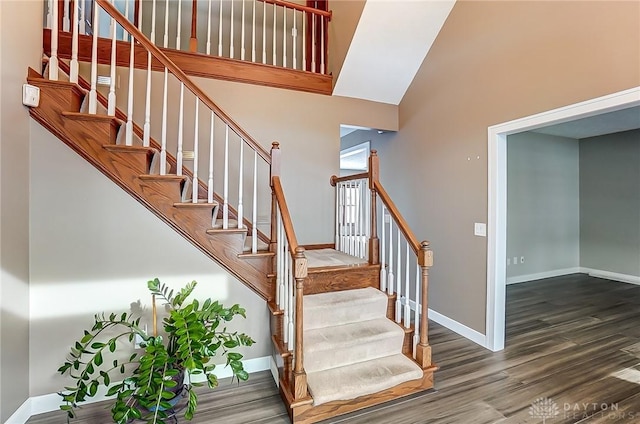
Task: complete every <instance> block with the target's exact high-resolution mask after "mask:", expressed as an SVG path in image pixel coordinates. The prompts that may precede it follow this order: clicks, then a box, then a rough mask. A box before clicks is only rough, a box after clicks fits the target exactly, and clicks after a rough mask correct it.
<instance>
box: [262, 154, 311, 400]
mask: <svg viewBox="0 0 640 424" xmlns="http://www.w3.org/2000/svg"><path fill="white" fill-rule="evenodd" d="M271 157H272V164H273V166H272V167H271V169H272V173H271V188H272V193H273V194H272V196H273V205H274V207H273V208H272V210H274V211H275V225H272V242H275V246H274V247H275V253H276V256H275V262H276V266H275V271H276V272H275V274H276V304H277V305H278V308H279V309H281V310H282V311H283V319H282V337H283V342H284V344H285V345H286V349H287V350H289V351H291V352H293V375H292V376H285V377H287V378H289V377H290V380H289V381H287V384H290V385H291V393H293V395H294V397H295V399H301V398H305V397H307V376H306V373H305V371H304V358H303V353H302V352H303V346H304V345H303V296H304V280H305V279H306V278H307V258H306V257H305V254H304V251H305V249H304V247H302V246H300V245H299V244H298V241H297V239H296V234H295V231H294V229H293V223H292V220H291V215H290V213H289V208H288V207H287V201H286V199H285V196H284V191H283V189H282V185H281V183H280V175H279V172H280V170H279V163H280V148H279V145H278V143H273V147H272V149H271Z"/></svg>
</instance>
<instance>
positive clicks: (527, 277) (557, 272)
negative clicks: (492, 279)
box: [507, 267, 584, 285]
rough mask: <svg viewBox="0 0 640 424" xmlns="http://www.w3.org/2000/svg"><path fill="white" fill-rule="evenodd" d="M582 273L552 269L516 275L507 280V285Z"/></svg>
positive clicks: (572, 270) (570, 269) (571, 269)
mask: <svg viewBox="0 0 640 424" xmlns="http://www.w3.org/2000/svg"><path fill="white" fill-rule="evenodd" d="M580 273H584V271H583V268H580V267H573V268H564V269H553V270H551V271H545V272H536V273H535V274H526V275H516V276H514V277H509V278H507V285H509V284H518V283H526V282H528V281H534V280H542V279H543V278H551V277H559V276H561V275H569V274H580Z"/></svg>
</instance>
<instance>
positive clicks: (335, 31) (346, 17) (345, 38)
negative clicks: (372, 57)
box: [328, 0, 366, 85]
mask: <svg viewBox="0 0 640 424" xmlns="http://www.w3.org/2000/svg"><path fill="white" fill-rule="evenodd" d="M365 3H366V0H331V1H330V2H329V9H330V10H331V11H332V12H333V14H332V16H331V22H330V23H329V41H328V50H329V52H328V56H329V66H328V69H329V72H330V73H331V74H333V84H334V85H335V83H336V81H338V76H339V75H340V70H341V69H342V65H343V64H344V59H345V57H346V56H347V51H349V46H350V45H351V40H352V39H353V34H355V32H356V27H357V26H358V22H359V21H360V15H362V10H363V9H364V5H365Z"/></svg>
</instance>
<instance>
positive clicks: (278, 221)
mask: <svg viewBox="0 0 640 424" xmlns="http://www.w3.org/2000/svg"><path fill="white" fill-rule="evenodd" d="M282 299H283V296H282V218H281V217H280V208H278V206H277V205H276V305H278V308H281V307H282Z"/></svg>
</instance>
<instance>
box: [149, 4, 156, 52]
mask: <svg viewBox="0 0 640 424" xmlns="http://www.w3.org/2000/svg"><path fill="white" fill-rule="evenodd" d="M149 38H150V39H151V43H153V44H156V0H152V2H151V36H150V37H149Z"/></svg>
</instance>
